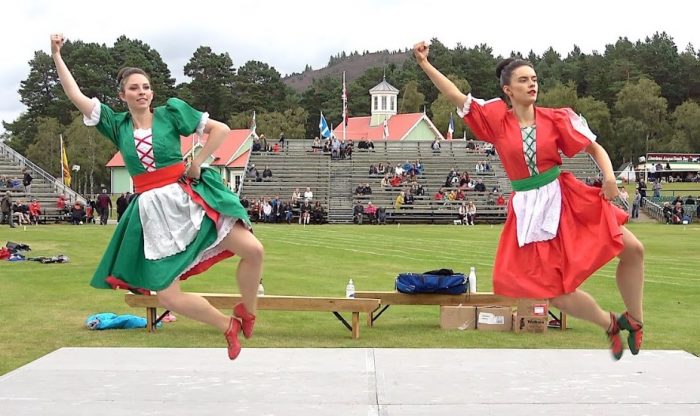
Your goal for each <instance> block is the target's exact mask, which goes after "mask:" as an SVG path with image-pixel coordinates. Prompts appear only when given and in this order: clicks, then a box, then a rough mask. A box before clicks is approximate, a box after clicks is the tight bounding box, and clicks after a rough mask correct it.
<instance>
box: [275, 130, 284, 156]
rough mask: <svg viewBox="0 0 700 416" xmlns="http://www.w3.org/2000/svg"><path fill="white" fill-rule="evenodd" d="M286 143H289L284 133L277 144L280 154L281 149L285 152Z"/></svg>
mask: <svg viewBox="0 0 700 416" xmlns="http://www.w3.org/2000/svg"><path fill="white" fill-rule="evenodd" d="M286 143H287V138H286V137H285V136H284V132H281V133H280V138H279V140H277V143H275V144H276V145H277V149H278V150H277V151H278V152H279V150H280V149H281V150H284V145H285V144H286ZM273 151H275V150H274V146H273Z"/></svg>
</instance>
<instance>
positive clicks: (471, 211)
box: [467, 201, 476, 225]
mask: <svg viewBox="0 0 700 416" xmlns="http://www.w3.org/2000/svg"><path fill="white" fill-rule="evenodd" d="M475 219H476V205H474V201H469V203H468V204H467V225H474V220H475Z"/></svg>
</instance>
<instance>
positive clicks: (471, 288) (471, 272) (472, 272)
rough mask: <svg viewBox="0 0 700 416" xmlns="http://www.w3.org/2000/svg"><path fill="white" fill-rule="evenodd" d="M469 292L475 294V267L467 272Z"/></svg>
mask: <svg viewBox="0 0 700 416" xmlns="http://www.w3.org/2000/svg"><path fill="white" fill-rule="evenodd" d="M469 292H471V293H476V267H474V266H472V268H471V269H470V270H469Z"/></svg>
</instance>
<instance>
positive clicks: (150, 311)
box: [146, 308, 156, 332]
mask: <svg viewBox="0 0 700 416" xmlns="http://www.w3.org/2000/svg"><path fill="white" fill-rule="evenodd" d="M146 330H148V332H155V330H156V308H146Z"/></svg>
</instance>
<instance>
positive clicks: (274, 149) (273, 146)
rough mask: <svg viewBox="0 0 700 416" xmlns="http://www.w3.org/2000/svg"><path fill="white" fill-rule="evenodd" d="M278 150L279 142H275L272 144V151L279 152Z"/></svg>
mask: <svg viewBox="0 0 700 416" xmlns="http://www.w3.org/2000/svg"><path fill="white" fill-rule="evenodd" d="M279 152H280V144H279V143H275V144H273V145H272V153H279Z"/></svg>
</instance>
